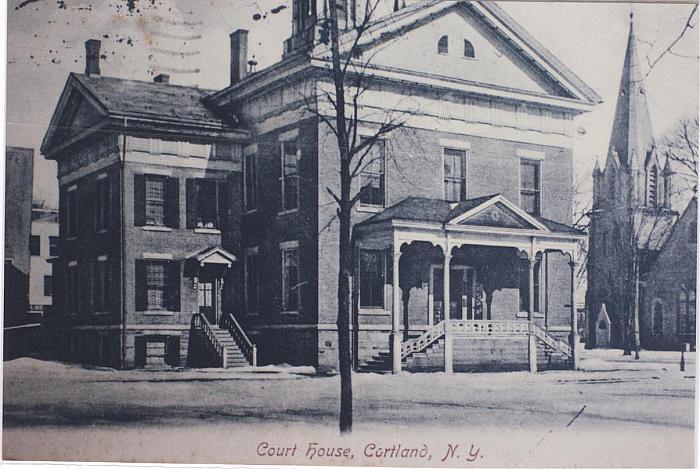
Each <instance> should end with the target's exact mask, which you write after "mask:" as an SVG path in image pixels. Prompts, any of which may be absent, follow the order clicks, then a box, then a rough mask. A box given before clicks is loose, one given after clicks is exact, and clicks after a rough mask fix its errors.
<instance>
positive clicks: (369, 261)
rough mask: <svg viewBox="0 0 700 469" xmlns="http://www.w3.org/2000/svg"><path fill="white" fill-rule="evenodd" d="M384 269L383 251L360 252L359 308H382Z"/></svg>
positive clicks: (384, 257) (363, 250)
mask: <svg viewBox="0 0 700 469" xmlns="http://www.w3.org/2000/svg"><path fill="white" fill-rule="evenodd" d="M386 267H387V266H386V256H385V253H384V251H379V250H367V249H362V250H360V307H362V308H384V285H385V284H386V277H387V275H386V274H387V272H386Z"/></svg>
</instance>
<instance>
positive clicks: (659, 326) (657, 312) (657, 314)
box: [652, 299, 664, 335]
mask: <svg viewBox="0 0 700 469" xmlns="http://www.w3.org/2000/svg"><path fill="white" fill-rule="evenodd" d="M652 314H653V327H654V334H656V335H658V334H663V332H664V305H663V304H661V301H660V300H658V299H656V300H654V309H653V310H652Z"/></svg>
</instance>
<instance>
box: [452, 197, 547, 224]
mask: <svg viewBox="0 0 700 469" xmlns="http://www.w3.org/2000/svg"><path fill="white" fill-rule="evenodd" d="M448 224H450V225H473V226H488V227H492V228H507V229H521V230H538V231H550V230H549V229H548V228H547V227H546V226H545V225H544V224H543V223H541V222H540V221H539V220H537V219H536V218H534V217H533V216H532V215H530V214H529V213H527V212H525V211H524V210H523V209H521V208H520V207H518V206H517V205H515V204H513V203H512V202H510V201H509V200H508V199H506V198H505V197H503V196H502V195H498V196H495V197H493V198H491V199H488V200H487V201H485V202H484V203H482V204H479V205H478V206H476V207H474V208H472V209H470V210H467V211H466V212H464V213H462V214H460V215H458V216H456V217H454V218H453V219H452V220H450V221H449V223H448Z"/></svg>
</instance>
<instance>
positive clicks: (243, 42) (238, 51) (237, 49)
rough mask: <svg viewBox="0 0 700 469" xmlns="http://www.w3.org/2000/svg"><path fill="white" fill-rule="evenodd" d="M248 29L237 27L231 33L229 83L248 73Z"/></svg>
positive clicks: (235, 81)
mask: <svg viewBox="0 0 700 469" xmlns="http://www.w3.org/2000/svg"><path fill="white" fill-rule="evenodd" d="M247 67H248V31H246V30H245V29H238V30H236V31H235V32H233V33H231V84H232V85H233V84H234V83H238V82H239V81H241V80H243V79H244V78H245V77H246V76H247V75H248V69H247Z"/></svg>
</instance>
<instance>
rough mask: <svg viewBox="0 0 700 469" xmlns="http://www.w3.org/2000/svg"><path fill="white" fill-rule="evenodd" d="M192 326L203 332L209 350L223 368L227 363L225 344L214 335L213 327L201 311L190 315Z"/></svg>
mask: <svg viewBox="0 0 700 469" xmlns="http://www.w3.org/2000/svg"><path fill="white" fill-rule="evenodd" d="M192 326H193V327H194V328H195V329H198V330H200V331H202V332H204V336H205V337H206V341H205V342H206V345H207V348H208V349H209V352H210V353H212V354H214V355H215V356H216V357H217V360H219V361H220V362H221V366H222V367H223V368H226V365H227V364H228V363H227V358H228V357H227V355H228V354H227V353H226V346H225V345H223V344H222V343H221V342H219V339H218V338H217V337H216V334H215V333H214V329H213V328H212V326H211V324H210V323H209V321H208V320H207V318H206V316H204V315H203V314H201V313H194V314H193V315H192Z"/></svg>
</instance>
